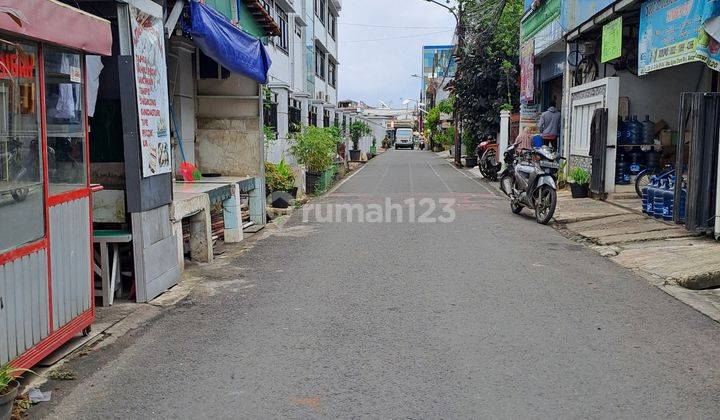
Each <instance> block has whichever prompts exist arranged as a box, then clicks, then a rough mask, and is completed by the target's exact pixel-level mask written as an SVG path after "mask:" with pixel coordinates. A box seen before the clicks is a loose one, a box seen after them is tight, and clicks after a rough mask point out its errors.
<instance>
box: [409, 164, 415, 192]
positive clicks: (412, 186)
mask: <svg viewBox="0 0 720 420" xmlns="http://www.w3.org/2000/svg"><path fill="white" fill-rule="evenodd" d="M408 168H410V194H415V186H414V185H413V175H412V161H410V162H408Z"/></svg>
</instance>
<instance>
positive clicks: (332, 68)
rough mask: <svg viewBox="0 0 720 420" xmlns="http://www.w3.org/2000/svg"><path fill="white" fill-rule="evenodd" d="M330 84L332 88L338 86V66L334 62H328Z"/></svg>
mask: <svg viewBox="0 0 720 420" xmlns="http://www.w3.org/2000/svg"><path fill="white" fill-rule="evenodd" d="M328 83H329V84H330V86H332V87H335V86H336V85H337V64H335V62H334V61H332V60H329V61H328Z"/></svg>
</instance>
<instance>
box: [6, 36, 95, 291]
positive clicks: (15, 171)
mask: <svg viewBox="0 0 720 420" xmlns="http://www.w3.org/2000/svg"><path fill="white" fill-rule="evenodd" d="M0 64H1V65H0V67H1V68H2V69H3V70H0V74H2V77H0V104H2V107H3V110H2V111H3V112H2V113H1V114H0V189H4V190H6V191H7V193H8V194H7V195H3V196H2V197H0V200H2V204H1V205H0V254H2V253H3V252H5V251H9V250H11V249H13V248H17V247H19V246H22V245H24V244H26V243H29V242H33V241H36V240H38V239H40V238H42V237H44V236H45V224H44V223H45V222H44V211H45V210H44V207H45V206H44V198H43V195H44V190H43V172H42V171H43V169H42V166H43V165H42V159H41V156H42V146H43V144H42V141H41V136H40V96H39V93H40V89H39V86H40V83H39V75H38V56H37V48H36V47H35V45H32V44H25V43H17V44H16V43H12V42H8V41H6V42H4V43H2V44H0ZM10 69H12V73H11V70H10ZM77 69H80V67H77ZM8 73H11V74H12V76H13V77H9V74H8ZM58 76H60V75H58ZM62 76H63V80H64V79H65V76H66V75H65V74H62ZM48 85H49V86H48V87H49V88H50V89H53V91H54V92H57V88H58V85H57V84H54V83H50V82H48ZM70 86H71V87H70V88H69V91H68V94H67V95H66V96H65V97H66V98H71V97H72V98H73V100H75V98H77V99H79V98H80V96H77V97H76V96H75V95H76V94H79V93H81V91H78V90H77V89H76V88H75V86H77V85H76V84H74V83H72V84H70ZM52 105H53V106H55V105H57V101H54V102H53V103H52ZM50 106H51V105H50V103H48V105H47V109H48V114H49V113H50V111H51V110H52V111H55V108H54V107H53V108H50ZM76 106H82V103H80V102H74V104H73V106H72V107H71V108H72V109H73V111H72V114H73V116H77V113H76V112H75V111H74V109H75V108H76ZM63 109H65V108H63ZM62 128H65V127H64V126H63V127H62ZM51 129H54V127H48V140H50V138H49V137H50V131H51ZM67 135H69V134H67ZM74 140H75V139H74V138H67V139H65V141H66V144H67V147H65V148H62V149H59V150H57V151H56V153H57V155H58V156H59V157H60V156H63V155H67V154H68V153H72V152H73V150H72V149H71V145H72V144H73V141H74ZM80 152H82V150H79V151H78V154H79V153H80ZM48 157H49V158H50V159H52V162H49V163H54V162H56V161H57V159H58V158H56V157H51V156H48ZM78 157H79V156H78ZM79 158H80V157H79ZM83 161H84V156H83V157H81V158H80V162H79V164H80V165H82V162H83ZM48 166H50V165H48ZM68 166H71V167H72V164H71V165H68ZM51 180H52V178H51ZM13 185H14V186H16V187H18V188H16V189H14V190H13V189H11V188H9V187H10V186H13ZM59 246H62V244H61V245H59ZM6 278H8V277H6ZM9 279H12V274H10V277H9ZM8 281H10V280H8ZM16 281H19V279H17V278H16ZM3 284H4V283H3ZM6 298H7V297H6Z"/></svg>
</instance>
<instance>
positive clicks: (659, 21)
mask: <svg viewBox="0 0 720 420" xmlns="http://www.w3.org/2000/svg"><path fill="white" fill-rule="evenodd" d="M719 5H720V2H718V0H651V1H649V2H645V3H643V4H642V7H641V9H640V35H639V41H638V42H639V45H638V53H639V54H638V55H639V59H638V74H640V75H644V74H647V73H650V72H651V71H655V70H659V69H663V68H666V67H671V66H676V65H679V64H684V63H688V62H691V61H703V62H705V63H707V64H708V66H710V67H711V68H713V69H717V68H718V64H719V63H720V51H718V50H719V49H720V48H719V47H720V44H719V43H718V42H717V41H716V40H715V39H713V38H712V37H710V36H708V34H707V32H706V31H705V29H704V27H703V23H704V22H706V21H707V20H708V19H710V18H712V17H714V16H717V15H718V14H719V13H720V10H719Z"/></svg>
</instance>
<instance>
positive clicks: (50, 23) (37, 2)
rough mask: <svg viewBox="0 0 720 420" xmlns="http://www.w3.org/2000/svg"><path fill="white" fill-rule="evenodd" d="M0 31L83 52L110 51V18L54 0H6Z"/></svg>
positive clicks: (107, 52) (109, 52)
mask: <svg viewBox="0 0 720 420" xmlns="http://www.w3.org/2000/svg"><path fill="white" fill-rule="evenodd" d="M3 3H5V4H4V5H3V6H2V13H0V31H6V32H11V33H16V34H19V35H23V36H26V37H29V38H33V39H36V40H38V41H46V42H51V43H53V44H59V45H63V46H66V47H70V48H73V49H77V50H81V51H84V52H87V53H92V54H99V55H110V54H111V53H112V33H111V31H110V22H108V21H107V20H105V19H102V18H99V17H97V16H94V15H91V14H90V13H87V12H83V11H82V10H79V9H76V8H74V7H70V6H68V5H66V4H63V3H60V2H57V1H55V0H12V1H9V2H8V1H6V2H3Z"/></svg>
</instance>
